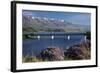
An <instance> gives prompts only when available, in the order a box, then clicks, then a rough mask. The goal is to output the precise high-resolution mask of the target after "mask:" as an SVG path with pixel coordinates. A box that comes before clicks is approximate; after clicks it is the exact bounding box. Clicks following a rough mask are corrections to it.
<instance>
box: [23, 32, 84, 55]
mask: <svg viewBox="0 0 100 73" xmlns="http://www.w3.org/2000/svg"><path fill="white" fill-rule="evenodd" d="M83 40H85V35H84V34H82V33H71V34H69V33H67V34H54V33H53V34H37V38H35V39H27V40H23V56H27V55H29V56H31V55H37V54H39V53H40V52H41V51H42V50H43V49H46V48H48V47H59V48H61V49H67V48H68V47H70V46H72V45H74V44H77V43H80V42H81V41H83Z"/></svg>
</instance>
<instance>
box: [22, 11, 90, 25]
mask: <svg viewBox="0 0 100 73" xmlns="http://www.w3.org/2000/svg"><path fill="white" fill-rule="evenodd" d="M22 15H24V16H36V17H47V18H55V19H64V20H66V21H67V22H71V23H73V24H80V25H90V24H91V14H90V13H82V12H81V13H80V12H55V11H35V10H23V11H22Z"/></svg>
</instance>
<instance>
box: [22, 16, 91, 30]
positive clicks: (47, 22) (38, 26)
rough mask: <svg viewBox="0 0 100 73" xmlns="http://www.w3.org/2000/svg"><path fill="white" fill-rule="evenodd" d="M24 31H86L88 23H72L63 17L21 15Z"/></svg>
mask: <svg viewBox="0 0 100 73" xmlns="http://www.w3.org/2000/svg"><path fill="white" fill-rule="evenodd" d="M22 21H23V31H24V32H86V31H90V25H82V24H74V23H71V22H67V21H65V20H63V19H54V18H46V17H33V16H23V18H22Z"/></svg>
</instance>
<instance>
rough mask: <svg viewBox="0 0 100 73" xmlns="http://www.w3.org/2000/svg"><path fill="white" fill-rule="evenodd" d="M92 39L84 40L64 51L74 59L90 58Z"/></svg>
mask: <svg viewBox="0 0 100 73" xmlns="http://www.w3.org/2000/svg"><path fill="white" fill-rule="evenodd" d="M90 46H91V45H90V41H89V40H87V41H84V42H81V43H80V44H77V45H74V46H71V47H70V48H68V49H66V50H65V52H64V55H65V57H67V58H69V59H73V60H80V59H90V57H91V47H90Z"/></svg>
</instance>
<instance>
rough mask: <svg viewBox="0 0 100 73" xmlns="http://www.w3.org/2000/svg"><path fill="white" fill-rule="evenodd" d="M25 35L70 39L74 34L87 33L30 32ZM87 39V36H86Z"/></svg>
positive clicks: (38, 37) (29, 36)
mask: <svg viewBox="0 0 100 73" xmlns="http://www.w3.org/2000/svg"><path fill="white" fill-rule="evenodd" d="M23 35H24V36H26V37H28V38H37V39H40V38H51V39H55V38H67V39H68V40H70V38H71V36H72V35H84V36H85V33H76V32H75V33H66V32H35V33H33V32H30V33H23ZM84 38H85V39H86V36H85V37H84Z"/></svg>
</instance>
